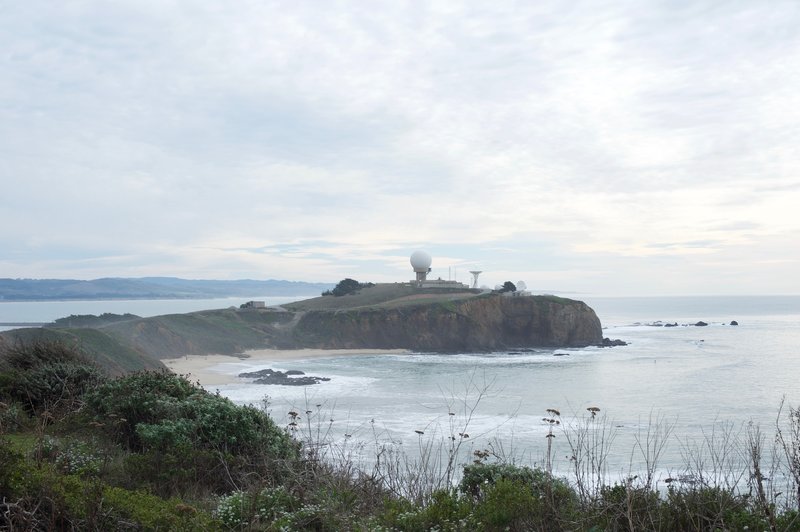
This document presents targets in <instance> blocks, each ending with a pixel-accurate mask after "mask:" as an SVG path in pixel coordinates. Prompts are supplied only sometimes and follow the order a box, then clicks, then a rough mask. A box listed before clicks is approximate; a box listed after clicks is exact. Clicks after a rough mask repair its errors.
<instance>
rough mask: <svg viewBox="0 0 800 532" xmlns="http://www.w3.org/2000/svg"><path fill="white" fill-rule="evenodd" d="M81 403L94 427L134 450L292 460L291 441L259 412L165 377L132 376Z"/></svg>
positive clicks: (294, 452) (158, 374)
mask: <svg viewBox="0 0 800 532" xmlns="http://www.w3.org/2000/svg"><path fill="white" fill-rule="evenodd" d="M86 404H87V411H88V413H89V414H90V415H92V416H94V418H95V420H96V422H98V423H102V424H104V425H105V426H106V427H107V428H108V429H109V430H110V431H111V433H112V435H114V436H115V437H116V439H117V441H119V442H120V443H122V444H123V445H126V446H127V447H128V448H130V449H133V450H152V451H154V452H183V451H186V450H189V449H199V450H203V449H205V450H214V451H217V452H220V453H223V454H226V453H230V454H234V455H236V454H242V453H249V452H255V451H258V452H260V453H263V454H266V455H267V456H269V457H271V458H275V459H283V458H293V457H296V456H297V446H296V444H295V443H294V442H293V441H292V439H291V437H290V436H289V435H288V434H286V433H285V432H284V431H283V430H281V429H280V428H279V427H278V426H277V425H275V423H274V422H273V421H272V419H270V417H269V416H268V415H267V414H265V413H264V412H262V411H260V410H258V409H256V408H253V407H248V406H237V405H236V404H234V403H233V402H232V401H230V400H229V399H226V398H224V397H221V396H220V395H217V394H210V393H208V392H206V391H205V390H203V389H202V388H200V387H198V386H195V385H194V384H192V383H191V382H189V381H188V380H187V379H186V378H185V377H182V376H179V375H174V374H172V373H168V372H142V373H134V374H131V375H128V376H126V377H121V378H118V379H115V380H113V381H109V382H107V383H105V384H103V385H102V386H100V387H99V388H98V389H96V390H95V391H93V392H92V393H90V394H88V395H87V397H86Z"/></svg>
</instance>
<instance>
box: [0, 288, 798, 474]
mask: <svg viewBox="0 0 800 532" xmlns="http://www.w3.org/2000/svg"><path fill="white" fill-rule="evenodd" d="M576 298H579V299H583V300H584V301H586V302H587V303H588V304H589V305H590V306H592V308H594V309H595V311H596V312H597V314H598V316H599V317H600V320H601V322H602V323H603V327H604V336H607V337H610V338H612V339H621V340H624V341H626V342H628V345H627V346H622V347H611V348H598V347H587V348H581V349H574V348H570V349H530V350H528V349H525V350H509V351H505V352H496V353H454V354H435V353H413V354H392V355H375V356H371V355H364V356H350V357H347V356H343V357H333V358H316V359H307V360H294V361H287V362H280V363H278V362H276V363H274V364H268V365H263V364H262V365H257V364H253V363H251V362H248V361H247V360H241V361H239V360H235V361H231V362H230V363H225V364H221V365H219V366H217V367H215V368H214V370H215V371H219V372H222V373H230V374H233V375H235V374H238V373H240V372H244V371H254V370H258V369H264V368H266V367H270V368H272V369H276V370H284V371H285V370H300V371H303V372H305V373H306V374H308V375H316V376H322V377H327V378H330V380H329V381H327V382H323V383H320V384H317V385H312V386H305V387H286V386H269V385H254V384H249V383H247V382H242V383H240V384H239V383H237V384H232V385H226V386H219V387H214V389H218V390H219V392H220V393H221V394H222V395H224V396H226V397H229V398H231V399H232V400H233V401H236V402H237V403H241V404H256V405H263V404H266V405H267V409H268V410H269V411H270V413H271V415H272V416H273V418H274V419H275V420H276V421H277V422H278V423H279V424H281V425H288V423H289V422H290V421H291V420H290V419H289V416H288V412H290V411H295V412H298V413H299V414H300V420H299V429H298V431H299V432H301V433H302V434H303V435H305V436H306V437H308V436H311V437H321V436H320V435H323V434H324V435H325V438H326V439H327V440H328V443H331V444H333V445H336V444H337V443H336V442H340V443H342V444H343V445H344V444H345V443H346V445H348V446H349V447H350V448H351V449H356V450H357V451H356V452H357V453H361V454H360V455H359V456H360V459H362V460H363V461H364V463H365V464H366V465H367V466H369V463H370V460H371V459H374V454H375V450H376V449H377V448H379V447H380V446H383V445H386V444H390V445H395V446H396V447H397V448H399V449H403V450H404V451H405V452H406V453H407V454H408V455H409V456H412V457H414V456H419V455H420V453H424V452H425V449H429V448H430V447H431V446H432V445H440V446H441V445H443V444H444V445H449V442H452V441H453V440H451V439H449V438H451V437H455V438H456V439H457V442H458V443H460V445H461V448H460V453H461V458H460V459H461V460H462V461H465V462H466V461H470V459H471V454H472V452H474V451H481V450H484V449H488V450H490V451H491V452H493V453H495V454H498V455H502V456H504V457H505V458H507V459H513V460H514V461H515V462H517V463H522V464H528V465H542V464H543V463H544V460H545V454H546V449H547V441H548V438H547V437H546V436H547V434H548V431H549V430H550V427H549V424H548V423H546V422H544V421H543V418H552V416H551V415H550V414H548V413H547V409H556V410H558V411H560V417H558V418H557V419H558V421H559V422H560V424H559V425H557V426H556V427H555V428H554V434H555V436H556V437H555V439H554V440H553V441H554V443H555V447H554V451H553V463H554V468H555V469H556V470H559V471H569V469H570V460H569V458H570V454H571V452H572V451H571V449H570V447H569V445H567V439H568V436H571V437H572V438H573V439H574V437H575V434H577V433H576V432H573V433H568V432H567V431H570V430H577V429H575V427H588V428H589V430H590V431H591V432H592V433H593V434H601V435H602V436H603V438H604V439H606V440H607V441H606V443H607V444H608V445H607V449H606V447H604V449H605V450H606V451H605V452H607V457H606V458H607V468H608V471H609V474H611V475H613V474H619V475H626V474H628V473H629V472H631V471H638V470H639V469H640V468H641V467H642V457H641V453H639V452H638V451H637V440H638V441H639V442H641V441H643V440H644V438H645V435H646V433H647V430H648V428H649V429H650V430H651V433H652V431H653V429H654V428H655V425H656V424H658V425H659V426H660V427H662V428H663V427H665V426H669V427H671V432H670V434H669V436H668V438H667V439H666V445H665V447H664V451H663V454H662V456H661V459H660V462H659V471H661V472H662V474H663V475H669V474H672V473H675V472H679V471H680V470H681V469H682V468H683V467H684V466H685V464H686V461H687V456H688V455H689V454H691V453H690V450H691V449H692V448H695V447H697V446H702V445H703V442H708V441H709V439H714V438H717V441H719V439H720V435H722V434H731V433H736V434H741V433H742V431H743V430H744V428H745V427H746V425H747V423H748V422H751V421H752V422H754V423H757V424H759V425H760V426H761V427H762V429H763V430H764V432H765V433H767V434H772V433H773V432H774V426H775V420H776V415H777V413H778V409H779V406H780V404H781V401H782V400H785V401H786V403H787V404H788V405H794V406H800V379H798V376H800V296H769V297H756V296H746V297H745V296H742V297H658V298H644V297H642V298H610V297H603V298H601V297H576ZM244 299H245V298H236V299H231V300H206V301H198V300H183V301H177V302H167V301H130V302H122V301H104V302H57V303H50V302H48V303H0V322H4V321H49V320H52V319H54V318H57V317H61V316H65V315H69V314H86V313H92V314H99V313H102V312H116V313H123V312H131V313H134V314H138V315H142V316H147V315H155V314H165V313H172V312H188V311H191V310H201V309H202V308H223V307H226V306H231V305H238V304H239V303H241V302H243V301H244ZM253 299H256V298H253ZM260 299H266V300H267V301H268V303H269V304H275V303H283V302H288V301H289V300H292V299H293V298H281V301H276V298H268V297H267V298H260ZM294 299H297V298H294ZM204 305H206V306H205V307H204ZM208 305H212V306H208ZM701 320H702V321H704V322H706V323H708V325H707V326H705V327H697V326H694V325H693V324H695V323H696V322H698V321H701ZM733 320H736V321H737V322H738V324H739V325H737V326H732V325H730V323H731V321H733ZM655 322H660V323H661V324H662V325H663V324H665V323H677V324H678V326H675V327H664V326H656V325H658V324H656V323H655ZM212 391H213V390H212ZM590 407H596V408H599V409H600V410H599V412H597V413H596V416H597V417H596V418H592V417H591V412H590V411H588V410H587V409H588V408H590ZM331 420H332V421H331ZM656 420H657V421H656ZM570 427H572V428H570ZM420 433H422V434H420ZM459 433H461V435H459ZM463 434H468V435H469V437H468V438H465V437H464V436H463Z"/></svg>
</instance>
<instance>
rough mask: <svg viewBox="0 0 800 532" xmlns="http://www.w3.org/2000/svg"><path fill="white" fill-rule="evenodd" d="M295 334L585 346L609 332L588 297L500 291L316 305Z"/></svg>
mask: <svg viewBox="0 0 800 532" xmlns="http://www.w3.org/2000/svg"><path fill="white" fill-rule="evenodd" d="M292 336H293V341H294V343H295V344H296V347H315V348H326V349H359V348H363V349H370V348H375V349H396V348H403V349H414V350H419V351H491V350H499V349H508V348H517V347H583V346H587V345H597V344H600V343H601V342H602V339H603V338H602V330H601V327H600V320H599V319H598V318H597V315H596V314H595V313H594V311H593V310H592V309H591V308H590V307H589V306H588V305H586V304H585V303H583V302H581V301H574V300H571V299H563V298H556V297H551V296H533V297H504V296H501V295H497V294H494V295H487V296H484V297H476V298H472V299H468V300H464V301H456V302H447V303H436V304H425V305H417V306H404V307H399V308H382V309H353V310H342V311H311V312H307V313H305V314H304V315H303V316H302V317H301V318H300V320H299V322H298V323H297V325H296V326H295V327H294V330H293V331H292Z"/></svg>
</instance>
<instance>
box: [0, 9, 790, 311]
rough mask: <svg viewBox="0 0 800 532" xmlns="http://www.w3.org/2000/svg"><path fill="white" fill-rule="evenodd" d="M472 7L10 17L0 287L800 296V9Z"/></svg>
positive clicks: (38, 12) (5, 52) (3, 81)
mask: <svg viewBox="0 0 800 532" xmlns="http://www.w3.org/2000/svg"><path fill="white" fill-rule="evenodd" d="M486 4H487V3H485V2H457V3H456V2H452V3H451V2H435V3H431V2H408V3H400V2H375V3H370V4H365V3H363V2H337V3H322V2H294V3H283V2H256V1H252V2H247V1H245V2H237V3H236V4H235V5H233V4H219V3H211V2H209V3H204V2H192V3H185V2H168V1H159V2H116V3H113V4H112V3H107V2H95V1H85V2H67V3H61V4H55V5H49V6H48V7H47V8H46V9H44V8H43V7H42V6H41V5H36V3H15V4H11V5H9V6H6V10H5V13H4V16H3V17H2V19H1V20H0V50H2V53H0V67H1V68H2V72H3V73H4V74H3V76H1V77H0V184H1V185H2V189H3V198H2V199H0V204H2V209H1V210H0V222H2V224H3V227H5V228H6V231H3V233H2V236H0V246H2V249H3V250H4V251H3V253H2V255H0V276H8V277H80V278H88V277H99V276H138V275H162V274H163V275H180V276H186V277H193V278H243V277H253V278H270V277H271V278H287V279H297V280H321V281H335V280H338V279H340V278H342V277H343V276H352V277H356V278H359V279H363V280H376V281H388V280H405V279H406V278H407V277H409V276H410V269H409V267H408V262H407V257H408V255H409V254H410V253H411V251H413V249H415V248H416V247H424V248H426V249H428V250H429V251H430V252H431V253H432V254H433V255H434V268H435V269H436V272H435V273H437V274H439V275H442V276H447V275H448V268H450V270H449V275H454V274H453V272H454V271H459V272H461V273H460V274H459V275H460V278H461V279H462V280H466V271H467V270H468V269H472V268H478V269H483V270H485V271H486V274H484V278H485V279H486V281H487V282H488V283H490V284H494V283H497V282H502V281H503V280H506V279H512V280H515V281H516V280H517V279H524V280H525V281H526V282H527V284H528V286H529V287H531V288H532V289H534V290H536V289H547V290H565V291H581V292H592V293H606V294H607V293H620V294H631V295H633V294H659V293H667V294H689V293H800V281H798V280H797V276H796V275H795V273H794V272H796V271H797V269H798V267H800V245H798V242H800V216H798V214H797V206H798V205H800V175H799V169H800V153H799V152H798V148H797V146H800V127H798V124H800V36H798V33H797V31H796V28H797V27H798V25H800V6H799V5H798V4H797V3H796V2H790V1H787V2H772V3H769V4H763V5H762V4H758V5H756V4H754V3H752V2H729V3H724V4H723V3H719V2H702V1H701V2H697V1H695V2H685V3H682V2H656V1H652V2H633V1H631V2H608V3H606V4H604V5H600V4H598V3H597V2H574V3H572V4H570V5H568V6H567V5H565V4H564V3H563V2H536V3H527V4H526V3H522V4H518V3H514V2H500V3H498V2H495V3H492V5H491V6H489V5H486ZM528 4H530V5H528Z"/></svg>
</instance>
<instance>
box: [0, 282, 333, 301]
mask: <svg viewBox="0 0 800 532" xmlns="http://www.w3.org/2000/svg"><path fill="white" fill-rule="evenodd" d="M333 286H334V285H333V284H329V283H305V282H299V281H280V280H274V279H270V280H266V281H257V280H252V279H242V280H236V281H215V280H192V279H179V278H177V277H139V278H120V277H107V278H103V279H93V280H89V281H83V280H76V279H0V300H2V301H47V300H64V299H75V300H79V299H84V300H85V299H202V298H214V297H237V296H244V297H252V296H305V295H318V294H320V293H322V292H323V291H325V290H329V289H331V288H333Z"/></svg>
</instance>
